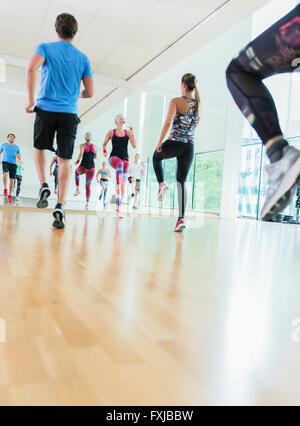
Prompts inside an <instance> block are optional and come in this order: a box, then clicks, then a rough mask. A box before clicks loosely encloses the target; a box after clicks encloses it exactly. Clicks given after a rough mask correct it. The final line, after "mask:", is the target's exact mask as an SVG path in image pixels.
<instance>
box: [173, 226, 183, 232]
mask: <svg viewBox="0 0 300 426" xmlns="http://www.w3.org/2000/svg"><path fill="white" fill-rule="evenodd" d="M184 229H185V225H180V226H179V227H178V228H176V229H174V232H183V230H184Z"/></svg>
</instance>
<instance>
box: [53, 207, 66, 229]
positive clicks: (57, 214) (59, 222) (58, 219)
mask: <svg viewBox="0 0 300 426" xmlns="http://www.w3.org/2000/svg"><path fill="white" fill-rule="evenodd" d="M53 217H54V219H55V221H54V222H53V227H54V228H56V229H63V228H64V227H65V224H64V222H63V217H64V216H63V214H62V212H61V211H60V210H54V212H53Z"/></svg>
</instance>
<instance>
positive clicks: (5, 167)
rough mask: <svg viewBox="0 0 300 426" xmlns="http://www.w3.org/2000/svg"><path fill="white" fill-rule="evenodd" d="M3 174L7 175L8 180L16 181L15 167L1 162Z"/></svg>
mask: <svg viewBox="0 0 300 426" xmlns="http://www.w3.org/2000/svg"><path fill="white" fill-rule="evenodd" d="M2 168H3V173H8V174H9V178H10V179H16V175H17V165H16V164H12V163H7V162H6V161H3V162H2Z"/></svg>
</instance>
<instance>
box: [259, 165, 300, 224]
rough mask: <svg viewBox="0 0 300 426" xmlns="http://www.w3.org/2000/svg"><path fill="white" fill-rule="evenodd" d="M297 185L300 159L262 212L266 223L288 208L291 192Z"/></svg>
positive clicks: (299, 176)
mask: <svg viewBox="0 0 300 426" xmlns="http://www.w3.org/2000/svg"><path fill="white" fill-rule="evenodd" d="M296 184H300V157H299V158H298V160H297V161H296V162H295V163H294V164H293V166H292V167H291V168H290V169H289V170H288V172H287V173H286V175H285V177H284V179H283V181H282V182H281V185H280V187H279V188H278V190H277V191H276V193H275V194H274V195H273V197H272V198H271V200H270V201H269V202H268V204H267V205H266V206H264V207H263V209H262V211H261V217H262V219H263V220H265V221H269V220H270V219H271V218H272V217H273V216H274V215H276V214H277V213H279V212H281V211H282V210H283V209H284V208H285V207H287V203H288V200H289V198H290V195H291V193H290V191H291V190H292V189H293V188H294V186H295V185H296Z"/></svg>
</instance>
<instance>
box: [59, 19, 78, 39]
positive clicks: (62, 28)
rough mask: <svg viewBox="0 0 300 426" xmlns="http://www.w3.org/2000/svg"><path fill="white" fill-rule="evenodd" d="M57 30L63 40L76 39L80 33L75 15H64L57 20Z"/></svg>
mask: <svg viewBox="0 0 300 426" xmlns="http://www.w3.org/2000/svg"><path fill="white" fill-rule="evenodd" d="M55 29H56V32H57V34H58V35H59V37H61V38H63V39H67V38H74V37H75V35H76V33H77V31H78V23H77V21H76V19H75V18H74V16H73V15H69V14H68V13H62V14H61V15H58V17H57V18H56V21H55Z"/></svg>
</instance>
